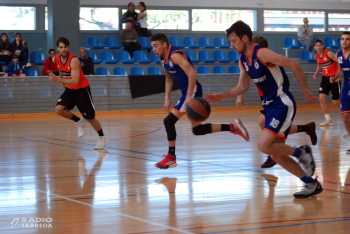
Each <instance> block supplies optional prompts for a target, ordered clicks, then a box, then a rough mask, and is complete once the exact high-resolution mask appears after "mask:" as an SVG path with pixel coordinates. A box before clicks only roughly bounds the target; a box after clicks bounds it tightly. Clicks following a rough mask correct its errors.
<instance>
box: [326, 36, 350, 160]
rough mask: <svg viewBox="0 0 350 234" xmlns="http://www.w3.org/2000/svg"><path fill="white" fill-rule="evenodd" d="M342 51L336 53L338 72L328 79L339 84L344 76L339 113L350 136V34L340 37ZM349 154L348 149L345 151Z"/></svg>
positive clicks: (349, 150)
mask: <svg viewBox="0 0 350 234" xmlns="http://www.w3.org/2000/svg"><path fill="white" fill-rule="evenodd" d="M340 45H341V47H342V51H340V52H338V53H337V58H338V71H337V73H336V74H335V76H333V77H331V78H330V81H331V83H334V82H339V81H340V80H341V77H342V76H344V87H343V92H342V95H341V99H340V106H341V113H342V115H343V121H344V125H345V128H346V131H347V132H348V134H349V135H350V57H349V54H350V32H343V33H342V34H341V37H340ZM346 153H347V154H350V149H348V150H347V151H346Z"/></svg>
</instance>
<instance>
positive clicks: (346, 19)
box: [328, 13, 350, 31]
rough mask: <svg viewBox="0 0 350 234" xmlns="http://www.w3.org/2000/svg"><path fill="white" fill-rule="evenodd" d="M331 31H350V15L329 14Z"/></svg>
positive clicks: (329, 28)
mask: <svg viewBox="0 0 350 234" xmlns="http://www.w3.org/2000/svg"><path fill="white" fill-rule="evenodd" d="M328 30H329V31H349V30H350V14H346V13H329V14H328Z"/></svg>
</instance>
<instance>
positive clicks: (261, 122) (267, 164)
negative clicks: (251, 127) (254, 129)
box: [258, 110, 276, 168]
mask: <svg viewBox="0 0 350 234" xmlns="http://www.w3.org/2000/svg"><path fill="white" fill-rule="evenodd" d="M260 113H261V115H260V117H259V119H258V123H259V126H260V128H261V130H264V127H265V114H266V111H265V110H261V111H260ZM275 165H276V162H275V161H274V160H273V159H272V158H271V157H270V155H268V156H267V159H266V161H265V162H264V163H263V164H261V166H260V167H261V168H271V167H273V166H275Z"/></svg>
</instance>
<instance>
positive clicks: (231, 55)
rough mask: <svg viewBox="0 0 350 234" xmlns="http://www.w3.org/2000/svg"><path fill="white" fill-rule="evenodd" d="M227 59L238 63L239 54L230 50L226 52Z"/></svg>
mask: <svg viewBox="0 0 350 234" xmlns="http://www.w3.org/2000/svg"><path fill="white" fill-rule="evenodd" d="M228 59H229V60H230V61H233V62H235V63H238V62H239V53H238V52H236V51H235V50H230V51H229V52H228Z"/></svg>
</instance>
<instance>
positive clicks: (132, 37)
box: [120, 22, 141, 58]
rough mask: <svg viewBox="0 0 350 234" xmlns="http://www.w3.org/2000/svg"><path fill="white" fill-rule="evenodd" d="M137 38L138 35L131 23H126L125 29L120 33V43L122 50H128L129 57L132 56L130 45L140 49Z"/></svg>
mask: <svg viewBox="0 0 350 234" xmlns="http://www.w3.org/2000/svg"><path fill="white" fill-rule="evenodd" d="M138 40H139V37H138V36H137V33H136V31H135V30H134V29H133V28H132V26H131V23H130V22H128V23H126V29H125V30H123V31H122V33H121V34H120V43H121V44H122V45H123V46H124V50H125V51H128V52H129V54H130V57H131V58H132V57H133V49H132V48H131V47H133V48H135V49H136V50H141V45H140V43H138V42H137V41H138Z"/></svg>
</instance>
